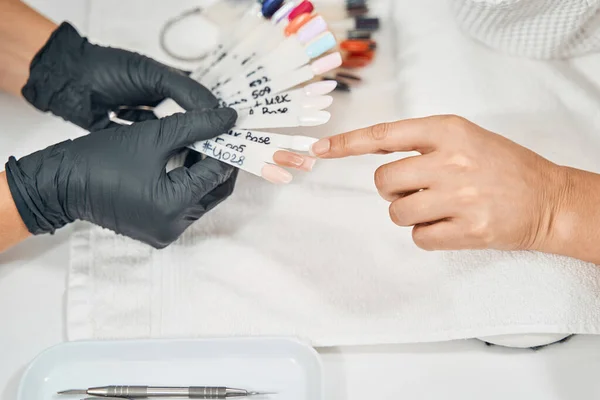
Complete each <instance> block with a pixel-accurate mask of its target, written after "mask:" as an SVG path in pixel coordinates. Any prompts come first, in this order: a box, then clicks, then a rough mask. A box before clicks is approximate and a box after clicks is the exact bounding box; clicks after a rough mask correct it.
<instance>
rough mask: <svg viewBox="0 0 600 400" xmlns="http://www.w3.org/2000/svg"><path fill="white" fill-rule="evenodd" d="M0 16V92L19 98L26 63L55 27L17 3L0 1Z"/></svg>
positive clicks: (22, 4) (18, 0)
mask: <svg viewBox="0 0 600 400" xmlns="http://www.w3.org/2000/svg"><path fill="white" fill-rule="evenodd" d="M0 15H1V16H2V18H0V90H2V91H6V92H9V93H12V94H15V95H17V96H20V94H21V88H22V87H23V85H25V82H27V78H28V77H29V64H30V63H31V60H32V59H33V57H34V56H35V54H36V53H37V52H38V50H39V49H40V48H42V46H43V45H44V43H46V41H47V40H48V38H49V37H50V35H51V34H52V32H53V31H54V30H55V29H56V24H54V23H53V22H52V21H50V20H48V19H47V18H45V17H44V16H42V15H40V14H39V13H37V12H36V11H35V10H33V9H32V8H30V7H29V6H27V5H26V4H24V3H22V2H21V1H20V0H0Z"/></svg>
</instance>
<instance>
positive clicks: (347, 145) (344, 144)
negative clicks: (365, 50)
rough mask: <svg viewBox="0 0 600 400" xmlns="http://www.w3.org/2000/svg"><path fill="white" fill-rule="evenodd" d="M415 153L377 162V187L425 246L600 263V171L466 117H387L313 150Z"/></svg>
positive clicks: (323, 153) (326, 153) (395, 217)
mask: <svg viewBox="0 0 600 400" xmlns="http://www.w3.org/2000/svg"><path fill="white" fill-rule="evenodd" d="M412 151H415V152H418V153H420V154H419V155H416V156H409V157H406V158H403V159H400V160H398V161H395V162H392V163H389V164H386V165H383V166H381V167H380V168H378V169H377V171H376V172H375V185H376V187H377V190H378V191H379V193H380V195H381V196H382V197H383V198H384V199H385V200H387V201H389V202H390V207H389V212H390V218H391V219H392V221H393V222H394V223H395V224H397V225H399V226H405V227H410V226H412V227H413V231H412V232H413V239H414V242H415V243H416V244H417V245H418V246H419V247H421V248H423V249H426V250H458V249H498V250H538V251H543V252H548V253H555V254H562V255H567V256H571V257H575V258H579V259H582V260H585V261H590V262H595V263H600V246H598V245H597V243H598V242H597V238H599V237H600V223H599V221H600V211H598V207H597V206H596V205H595V204H596V203H597V199H598V198H600V197H598V196H600V179H599V178H600V176H599V175H597V174H593V173H590V172H586V171H581V170H576V169H573V168H568V167H562V166H559V165H556V164H554V163H552V162H550V161H548V160H546V159H545V158H543V157H541V156H539V155H538V154H536V153H534V152H532V151H530V150H528V149H526V148H524V147H522V146H520V145H518V144H516V143H514V142H512V141H510V140H508V139H506V138H505V137H503V136H501V135H498V134H495V133H493V132H490V131H487V130H485V129H483V128H481V127H479V126H477V125H475V124H473V123H472V122H469V121H467V120H466V119H464V118H461V117H458V116H452V115H450V116H432V117H426V118H417V119H409V120H403V121H397V122H394V123H383V124H379V125H375V126H372V127H368V128H365V129H359V130H356V131H352V132H348V133H344V134H340V135H336V136H332V137H329V138H325V139H322V140H320V141H319V142H317V143H315V145H314V146H313V148H312V152H313V153H314V154H315V155H316V156H317V157H319V158H341V157H347V156H357V155H362V154H388V153H392V152H412ZM594 199H596V200H594ZM594 238H596V239H594Z"/></svg>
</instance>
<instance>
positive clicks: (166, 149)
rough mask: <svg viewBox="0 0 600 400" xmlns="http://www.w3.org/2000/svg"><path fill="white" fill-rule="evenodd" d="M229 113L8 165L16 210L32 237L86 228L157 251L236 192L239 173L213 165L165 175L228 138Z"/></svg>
mask: <svg viewBox="0 0 600 400" xmlns="http://www.w3.org/2000/svg"><path fill="white" fill-rule="evenodd" d="M236 117H237V115H236V112H235V111H234V110H232V109H229V108H221V109H217V110H206V111H190V112H188V113H186V114H176V115H174V116H171V117H168V118H164V119H162V120H151V121H145V122H139V123H136V124H133V125H131V126H120V127H116V128H109V129H105V130H102V131H98V132H93V133H90V134H89V135H86V136H83V137H80V138H78V139H75V140H72V141H71V140H67V141H65V142H62V143H59V144H56V145H54V146H50V147H48V148H47V149H45V150H41V151H38V152H36V153H33V154H31V155H29V156H26V157H23V158H21V159H20V160H18V161H17V160H16V159H15V158H14V157H11V158H10V159H9V160H8V162H7V163H6V176H7V180H8V184H9V187H10V191H11V194H12V196H13V199H14V201H15V203H16V205H17V209H18V210H19V213H20V215H21V217H22V219H23V221H24V222H25V225H26V226H27V228H28V229H29V231H30V232H31V233H33V234H41V233H46V232H54V230H55V229H58V228H60V227H62V226H64V225H65V224H67V223H69V222H72V221H74V220H76V219H80V220H85V221H89V222H92V223H95V224H97V225H100V226H102V227H104V228H108V229H111V230H113V231H115V232H117V233H120V234H123V235H126V236H129V237H131V238H134V239H138V240H140V241H142V242H145V243H148V244H150V245H152V246H154V247H156V248H162V247H165V246H167V245H169V244H170V243H171V242H173V241H174V240H176V239H177V238H178V237H179V236H180V235H181V234H182V233H183V232H184V231H185V229H186V228H187V227H188V226H189V225H191V224H192V222H194V221H196V220H197V219H199V218H200V217H201V216H202V215H203V214H204V213H206V212H207V211H209V210H210V209H212V208H213V207H215V206H216V205H217V204H218V203H220V202H221V201H222V200H223V199H225V198H226V197H228V196H229V195H230V194H231V192H232V191H233V186H234V182H235V172H234V168H232V167H230V166H227V165H225V164H223V163H221V162H219V161H217V160H214V159H212V158H206V159H204V160H202V161H199V162H197V163H196V164H193V165H191V166H189V167H180V168H177V169H174V170H173V171H171V172H169V173H167V172H166V170H165V167H166V165H167V161H168V160H169V159H170V158H171V157H172V156H173V155H174V154H175V153H176V152H177V151H179V150H181V149H182V148H184V147H185V146H187V145H190V144H192V143H194V142H196V141H200V140H206V139H209V138H212V137H215V136H217V135H219V134H221V133H223V132H227V131H228V130H229V129H230V128H231V127H232V126H233V124H234V122H235V120H236Z"/></svg>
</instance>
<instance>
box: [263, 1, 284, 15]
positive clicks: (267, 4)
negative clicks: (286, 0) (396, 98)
mask: <svg viewBox="0 0 600 400" xmlns="http://www.w3.org/2000/svg"><path fill="white" fill-rule="evenodd" d="M282 4H283V0H265V1H264V3H263V5H262V11H261V12H262V15H263V16H264V17H265V18H271V17H272V16H273V14H275V12H276V11H277V10H279V7H281V5H282Z"/></svg>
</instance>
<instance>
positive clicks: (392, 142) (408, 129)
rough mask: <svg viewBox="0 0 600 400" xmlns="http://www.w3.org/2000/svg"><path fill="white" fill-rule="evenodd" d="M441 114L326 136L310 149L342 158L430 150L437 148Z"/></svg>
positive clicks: (323, 156)
mask: <svg viewBox="0 0 600 400" xmlns="http://www.w3.org/2000/svg"><path fill="white" fill-rule="evenodd" d="M439 122H440V121H439V117H425V118H415V119H406V120H400V121H396V122H386V123H381V124H377V125H373V126H369V127H367V128H362V129H357V130H355V131H351V132H346V133H341V134H339V135H335V136H331V137H329V138H324V139H321V140H319V141H318V142H317V143H315V144H314V145H313V146H312V148H311V151H312V153H313V154H314V155H316V156H317V157H320V158H342V157H348V156H358V155H363V154H386V153H392V152H396V151H418V152H419V153H422V154H424V153H429V152H431V151H433V150H434V148H435V147H436V138H437V137H438V133H437V132H439V131H440V126H439Z"/></svg>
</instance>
